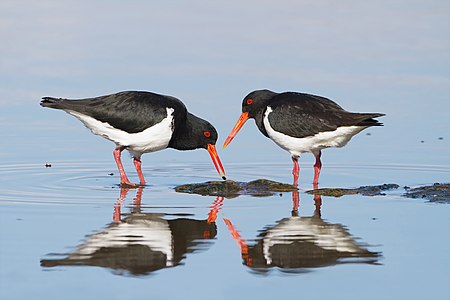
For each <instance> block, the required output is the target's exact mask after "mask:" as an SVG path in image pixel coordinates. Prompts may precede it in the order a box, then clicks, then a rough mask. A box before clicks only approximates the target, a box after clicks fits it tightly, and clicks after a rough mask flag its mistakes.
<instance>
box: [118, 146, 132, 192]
mask: <svg viewBox="0 0 450 300" xmlns="http://www.w3.org/2000/svg"><path fill="white" fill-rule="evenodd" d="M124 149H125V147H121V146H118V147H117V148H116V149H115V150H114V152H113V153H114V159H115V161H116V164H117V168H118V169H119V173H120V186H122V187H136V186H137V185H136V184H134V183H131V182H130V181H129V180H128V177H127V174H125V170H124V168H123V165H122V161H121V160H120V154H121V153H122V151H123V150H124Z"/></svg>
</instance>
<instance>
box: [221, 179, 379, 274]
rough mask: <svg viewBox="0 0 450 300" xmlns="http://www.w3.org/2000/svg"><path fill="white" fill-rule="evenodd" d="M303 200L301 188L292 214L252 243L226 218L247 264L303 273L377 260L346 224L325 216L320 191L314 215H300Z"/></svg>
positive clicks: (257, 268)
mask: <svg viewBox="0 0 450 300" xmlns="http://www.w3.org/2000/svg"><path fill="white" fill-rule="evenodd" d="M314 188H315V189H317V186H315V187H314ZM299 201H300V195H299V192H298V191H295V192H292V202H293V209H292V212H291V216H290V217H288V218H284V219H282V220H280V221H278V222H277V223H276V224H275V225H273V226H268V227H266V228H265V229H263V230H262V231H261V233H260V234H259V235H258V237H257V238H256V240H255V241H254V242H253V243H251V245H250V244H249V243H248V242H247V241H246V240H245V239H244V238H242V237H241V236H240V234H239V231H238V230H237V229H236V227H235V226H234V225H233V224H232V223H231V221H230V220H229V219H226V218H224V221H225V223H226V225H227V227H228V229H229V231H230V233H231V235H232V237H233V239H234V240H235V241H236V242H237V243H238V245H239V247H240V250H241V256H242V259H243V264H244V265H246V266H247V267H249V268H251V269H252V271H254V272H256V273H261V274H264V273H266V272H268V271H269V270H270V269H271V268H278V269H279V270H281V271H283V272H291V273H301V272H307V271H310V269H312V268H320V267H327V266H332V265H337V264H342V263H366V264H376V263H377V261H378V258H379V256H380V254H379V253H376V252H371V251H369V250H367V249H366V248H364V247H363V246H362V245H360V244H358V243H357V242H356V241H355V238H354V237H352V236H351V235H350V233H349V232H348V230H347V229H346V228H345V226H343V225H341V224H331V223H329V222H326V221H324V220H323V219H322V217H321V212H320V208H321V204H322V199H321V196H320V195H314V203H315V207H316V208H315V211H314V214H313V216H311V217H300V216H299V213H298V208H299Z"/></svg>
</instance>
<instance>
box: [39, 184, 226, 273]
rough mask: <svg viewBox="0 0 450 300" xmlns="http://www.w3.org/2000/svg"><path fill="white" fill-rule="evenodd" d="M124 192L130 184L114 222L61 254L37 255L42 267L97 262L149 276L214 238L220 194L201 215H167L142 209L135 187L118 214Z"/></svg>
mask: <svg viewBox="0 0 450 300" xmlns="http://www.w3.org/2000/svg"><path fill="white" fill-rule="evenodd" d="M128 192H129V189H126V188H122V189H121V191H120V196H119V198H118V200H117V202H116V203H115V205H114V213H113V222H112V223H110V224H109V225H107V226H106V228H105V229H103V230H101V231H99V232H97V233H94V234H92V235H89V236H87V237H86V239H85V241H84V242H83V243H82V244H81V245H79V246H77V247H76V249H75V250H74V251H73V252H71V253H69V254H68V255H67V256H66V255H64V256H65V257H64V258H61V259H43V260H41V266H43V267H55V266H98V267H104V268H109V269H112V270H113V271H114V273H116V274H120V275H132V276H140V275H147V274H150V273H151V272H154V271H157V270H160V269H163V268H169V267H175V266H177V265H180V264H181V263H182V260H183V259H184V258H185V256H186V254H187V253H192V252H194V251H198V250H206V249H207V248H208V246H210V245H211V244H210V243H209V242H208V240H210V239H214V238H215V237H216V234H217V227H216V224H215V221H216V216H217V212H218V211H219V210H220V208H221V206H222V202H223V198H221V197H218V198H216V199H215V201H214V203H213V205H212V206H211V207H210V208H211V210H210V211H209V214H208V217H207V219H205V220H195V219H189V218H185V217H179V218H176V219H170V220H167V219H166V217H168V216H173V215H168V214H164V213H144V212H142V211H141V198H142V193H143V188H142V187H141V188H138V189H137V192H136V197H135V198H134V205H133V206H132V208H131V212H130V213H125V214H122V213H121V207H122V205H123V203H124V201H125V198H126V196H127V193H128ZM175 216H180V214H178V215H175ZM184 216H186V215H185V214H184Z"/></svg>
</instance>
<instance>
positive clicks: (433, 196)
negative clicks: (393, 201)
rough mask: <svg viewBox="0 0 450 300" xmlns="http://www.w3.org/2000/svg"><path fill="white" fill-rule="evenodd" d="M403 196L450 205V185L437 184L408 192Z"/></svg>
mask: <svg viewBox="0 0 450 300" xmlns="http://www.w3.org/2000/svg"><path fill="white" fill-rule="evenodd" d="M403 196H405V197H408V198H421V199H428V200H430V201H431V202H441V203H450V183H435V184H433V185H428V186H421V187H417V188H413V189H410V190H408V191H407V192H406V193H405V194H404V195H403Z"/></svg>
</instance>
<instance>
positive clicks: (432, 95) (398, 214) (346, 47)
mask: <svg viewBox="0 0 450 300" xmlns="http://www.w3.org/2000/svg"><path fill="white" fill-rule="evenodd" d="M0 11H1V16H0V19H1V22H0V40H1V41H2V43H1V45H0V52H1V55H0V66H1V68H0V105H1V110H0V136H1V140H2V147H0V160H1V164H0V187H1V189H0V234H1V246H0V298H2V299H3V298H5V299H40V298H46V299H80V298H82V299H103V298H106V297H108V298H111V299H114V298H117V299H129V298H134V299H136V298H143V297H147V298H152V299H168V298H169V299H191V298H206V297H214V298H215V299H231V298H235V299H241V298H244V297H246V298H259V299H276V298H279V297H291V296H296V297H297V296H299V295H300V296H304V297H314V298H315V299H336V298H339V299H341V298H346V299H362V298H363V299H391V298H396V299H428V298H433V299H447V298H448V296H449V295H450V290H449V288H448V284H447V278H448V277H449V268H448V267H447V266H448V265H450V261H449V256H448V253H450V243H449V241H448V238H447V235H448V230H447V228H448V225H449V218H448V216H449V209H450V206H449V205H446V204H431V203H428V202H427V201H425V200H422V199H416V200H412V199H405V198H403V197H401V193H402V190H401V189H400V190H398V191H393V192H390V193H388V195H387V196H375V197H362V196H360V195H355V196H344V197H341V198H330V197H322V206H321V217H320V218H317V208H316V206H315V203H316V202H315V201H314V200H313V196H311V195H307V194H304V193H303V191H305V190H309V189H311V186H310V181H311V178H312V165H313V163H314V159H313V157H312V155H304V156H302V157H301V158H300V165H301V168H302V171H301V174H300V195H299V196H300V198H301V200H300V204H299V209H298V215H299V217H295V216H294V217H292V215H291V211H292V206H293V203H292V197H291V194H290V193H284V194H283V195H282V196H272V197H267V198H254V197H247V196H244V197H238V198H236V199H225V200H224V201H223V202H222V203H221V206H219V208H220V211H216V213H217V214H216V216H217V219H216V222H215V226H216V233H215V234H214V231H213V230H212V231H211V232H210V235H209V238H208V239H202V235H201V234H200V232H201V231H202V230H200V229H199V232H197V233H198V234H200V239H198V236H197V235H194V237H193V239H194V242H192V243H191V242H189V243H191V244H190V245H193V248H194V249H197V248H196V247H199V249H201V250H202V251H199V252H198V253H197V251H193V252H189V251H191V250H186V249H188V248H186V249H185V248H183V247H181V248H179V249H182V250H180V253H181V254H180V255H181V256H179V257H178V258H180V257H182V258H181V259H180V260H178V259H174V260H173V262H172V263H173V264H176V263H178V262H179V263H180V264H179V265H178V266H177V267H173V268H162V269H159V270H157V271H154V272H151V274H152V276H138V277H135V276H116V275H114V274H111V271H110V269H109V268H100V267H99V268H94V267H67V266H66V267H63V266H61V267H56V268H43V267H41V265H40V261H41V259H51V258H54V257H46V254H48V253H65V254H69V253H72V252H73V251H75V250H76V248H70V247H75V245H82V244H83V240H82V238H83V237H84V236H85V235H88V236H94V235H95V234H96V233H98V232H102V230H107V229H108V228H109V227H110V226H111V227H114V226H115V225H114V224H115V223H116V222H114V220H113V219H112V217H111V214H112V213H113V207H114V203H116V200H117V198H118V197H119V195H120V189H119V188H118V186H117V183H118V176H117V171H116V167H115V164H114V160H113V157H112V150H113V148H114V146H113V144H111V143H110V142H108V141H104V140H102V139H100V138H98V137H96V136H93V135H91V134H90V133H89V131H88V130H86V129H85V128H83V126H82V125H81V124H79V122H78V121H77V120H75V119H73V118H71V117H70V116H67V115H66V114H62V113H57V112H54V111H50V110H44V109H42V108H41V107H40V106H39V100H40V98H41V97H43V96H56V97H71V98H83V97H91V96H99V95H104V94H110V93H114V92H118V91H122V90H148V91H153V92H157V93H163V94H168V95H173V96H176V97H179V98H180V99H181V100H183V101H184V102H185V103H186V105H187V107H188V108H189V110H190V111H192V112H193V113H195V114H196V115H198V116H200V117H203V118H205V119H207V120H209V121H210V122H211V123H212V124H213V125H214V126H215V127H216V129H217V131H218V132H219V141H218V143H219V144H221V143H222V142H223V140H224V138H225V136H226V134H227V133H228V132H229V130H230V129H231V128H232V126H233V122H234V121H235V119H236V118H237V117H238V115H239V113H240V103H241V100H242V98H243V97H244V96H245V95H246V94H248V92H250V91H252V90H255V89H260V88H268V89H272V90H274V91H287V90H290V91H300V92H308V93H314V94H318V95H322V96H326V97H329V98H331V99H333V100H335V101H336V102H337V103H339V104H340V105H342V107H344V108H345V109H348V110H350V111H360V112H381V113H385V114H386V117H383V118H381V119H380V121H382V122H383V123H384V124H385V126H384V127H382V128H376V130H375V129H373V130H372V129H370V130H366V131H365V132H363V133H361V134H359V135H358V136H355V137H354V138H353V139H352V141H351V142H350V143H349V144H348V145H347V146H346V147H345V148H343V149H328V150H325V151H324V152H323V156H322V161H323V169H322V173H321V178H320V179H321V180H320V184H321V187H348V188H351V187H358V186H361V185H373V184H382V183H397V184H399V185H400V186H404V185H408V186H415V185H423V184H432V183H434V182H449V181H450V167H449V161H450V159H449V153H450V136H449V135H448V129H449V128H450V118H449V117H448V112H449V111H450V101H448V98H449V95H450V51H449V49H450V39H449V38H448V36H450V2H448V1H426V2H424V1H406V0H400V1H395V2H392V1H384V0H383V1H376V2H361V1H348V2H339V3H338V2H329V1H328V2H321V1H313V2H311V1H285V2H283V3H282V4H280V3H278V2H270V1H253V0H251V1H237V2H230V3H226V4H223V3H221V4H220V5H217V3H215V2H205V1H195V0H194V1H189V2H185V3H178V2H171V1H133V2H132V3H128V2H119V1H115V2H114V1H113V2H111V1H103V0H99V1H60V2H55V1H47V0H44V1H19V2H18V1H1V2H0ZM252 125H253V124H249V126H245V127H244V128H243V129H242V132H241V133H240V137H239V139H236V140H235V141H233V145H231V146H230V147H228V148H227V149H226V150H225V151H220V150H219V155H220V158H221V160H222V162H223V163H224V167H225V169H226V171H227V173H228V174H227V175H228V177H229V178H230V179H233V180H239V181H249V180H254V179H257V178H267V179H271V180H276V181H281V182H291V169H292V165H291V161H290V158H289V155H288V154H287V152H284V151H283V150H281V149H279V148H278V147H277V146H276V145H275V144H273V143H272V142H271V141H270V140H268V139H266V138H265V137H264V136H262V135H261V134H260V133H259V132H258V130H257V128H256V126H252ZM366 133H370V135H367V134H366ZM143 162H144V174H145V175H146V177H148V179H149V186H148V187H146V188H145V190H144V191H143V196H142V202H141V213H143V214H144V215H145V214H161V215H162V216H164V217H162V219H161V218H159V219H158V220H159V221H161V222H162V223H165V224H166V225H167V223H168V224H170V223H169V222H171V221H173V222H172V223H175V221H174V220H176V219H180V218H181V219H184V218H186V219H190V220H191V221H186V222H188V223H192V222H193V223H195V224H197V223H198V222H199V223H198V224H202V225H201V226H200V227H202V226H206V227H207V228H209V227H208V226H209V225H208V224H207V223H208V221H207V220H208V218H209V217H210V216H208V213H209V212H210V210H211V208H210V206H212V205H213V204H212V203H214V201H215V200H216V199H215V198H214V197H200V196H197V195H183V194H177V193H175V192H174V191H173V189H172V188H173V187H174V186H176V185H178V184H183V183H192V182H203V181H207V180H214V179H217V174H216V173H215V170H214V167H213V166H212V164H211V163H210V161H209V157H208V154H207V153H206V152H205V151H201V150H199V151H190V152H177V151H174V150H165V151H161V152H157V153H152V154H147V155H145V156H143ZM46 163H50V164H52V167H51V168H45V164H46ZM125 168H126V169H127V170H130V171H131V170H133V169H134V168H133V165H132V162H131V161H130V160H128V161H125ZM111 173H112V174H113V175H110V174H111ZM130 175H131V176H130V177H131V178H130V179H132V180H134V179H136V177H135V174H133V173H132V172H131V173H130ZM129 194H131V193H129ZM131 197H132V196H131V195H129V196H128V198H127V199H126V200H125V206H124V207H122V212H125V213H128V211H130V210H131V212H132V211H133V208H136V206H133V205H132V204H131V202H132V200H131ZM127 202H128V204H126V203H127ZM180 213H181V214H185V215H178V214H180ZM153 216H155V215H152V217H153ZM127 217H130V218H131V215H122V216H121V218H122V220H125V219H126V218H127ZM155 217H156V216H155ZM292 218H293V219H292ZM224 219H226V220H229V221H230V223H231V224H232V225H233V226H234V229H235V230H237V231H238V233H239V235H240V237H241V240H240V242H244V241H245V244H246V245H247V247H248V248H249V252H248V253H249V255H253V254H252V250H255V251H256V250H258V251H259V252H258V251H256V252H258V253H259V254H261V253H264V251H262V250H261V248H259V247H262V249H265V248H264V245H263V244H264V238H266V237H267V235H271V234H272V235H274V234H273V231H271V229H272V230H273V229H274V228H276V227H277V226H282V224H284V223H283V222H284V221H283V220H286V219H287V220H296V221H300V220H302V221H301V222H303V220H304V221H306V220H315V221H317V222H323V223H322V225H324V226H325V227H326V226H328V225H330V226H338V224H342V226H344V227H345V230H344V231H340V232H341V233H343V232H347V233H349V234H351V237H352V239H353V240H354V241H356V243H357V244H358V245H360V246H362V248H365V249H367V250H368V251H370V252H371V253H379V254H381V256H377V257H374V258H373V259H374V260H376V264H365V263H363V264H354V263H350V264H337V265H334V266H330V267H321V268H313V271H311V272H306V273H300V274H291V273H284V272H279V271H277V270H279V269H277V268H276V267H273V268H271V269H270V270H271V271H269V272H267V273H265V274H268V276H255V274H254V273H253V272H252V269H251V268H249V267H247V266H245V265H243V264H242V262H245V259H244V258H243V254H242V247H241V243H239V245H238V246H237V245H236V241H234V240H233V237H232V235H231V234H230V232H229V228H228V226H227V224H226V223H225V222H224V221H223V220H224ZM162 220H164V221H162ZM116 221H117V219H116ZM180 222H181V221H180ZM183 222H184V221H183ZM210 225H211V224H210ZM167 226H169V228H170V225H167ZM189 226H190V225H186V226H185V225H183V228H184V227H185V228H186V229H188V228H189ZM339 226H340V225H339ZM194 227H195V226H194ZM264 232H265V233H264ZM203 237H205V236H203ZM213 237H214V238H213ZM356 237H357V238H356ZM88 239H89V237H86V239H85V240H84V241H86V240H88ZM266 240H267V238H266ZM188 241H191V240H190V239H186V242H188ZM203 242H206V243H203ZM299 243H300V242H299ZM273 245H275V244H273ZM68 247H69V248H68ZM261 251H262V252H261ZM265 253H270V251H268V252H267V251H266V252H265ZM280 253H281V252H280ZM50 256H51V255H50ZM64 257H65V256H63V257H61V256H58V258H59V259H60V258H64ZM262 257H264V255H263V256H259V258H261V259H262ZM266 257H268V256H267V255H266ZM266 257H264V259H262V263H266V262H267V261H268V260H267V258H266ZM247 258H248V257H247ZM177 261H178V262H177ZM166 265H167V262H166ZM280 265H281V264H280ZM266 266H267V264H266ZM278 268H279V267H278ZM145 272H147V271H145ZM145 272H144V273H145ZM80 287H81V288H80Z"/></svg>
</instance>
